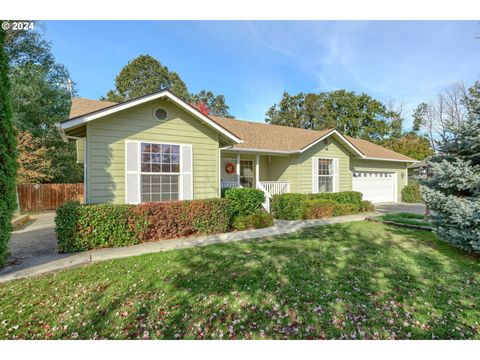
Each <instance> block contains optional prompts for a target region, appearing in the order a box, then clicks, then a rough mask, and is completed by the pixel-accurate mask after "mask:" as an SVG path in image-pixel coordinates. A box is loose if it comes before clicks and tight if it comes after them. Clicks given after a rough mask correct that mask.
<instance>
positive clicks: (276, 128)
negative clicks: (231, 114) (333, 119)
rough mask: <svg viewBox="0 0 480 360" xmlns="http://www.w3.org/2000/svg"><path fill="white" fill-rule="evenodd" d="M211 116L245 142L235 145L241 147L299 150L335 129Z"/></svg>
mask: <svg viewBox="0 0 480 360" xmlns="http://www.w3.org/2000/svg"><path fill="white" fill-rule="evenodd" d="M209 117H210V118H211V119H212V120H214V121H215V122H216V123H218V124H219V125H221V126H223V127H224V128H226V129H227V130H228V131H230V132H232V133H234V134H235V135H237V136H238V137H239V138H240V139H242V140H243V143H241V144H236V145H235V146H234V147H235V148H239V149H242V148H249V149H263V150H275V151H298V150H300V149H303V148H304V147H306V146H308V145H310V144H311V143H313V142H314V141H316V140H318V139H320V138H321V137H323V136H324V135H326V134H327V133H329V132H331V131H333V129H328V130H322V131H312V130H306V129H299V128H294V127H288V126H280V125H270V124H264V123H258V122H252V121H245V120H237V119H228V118H222V117H219V116H209Z"/></svg>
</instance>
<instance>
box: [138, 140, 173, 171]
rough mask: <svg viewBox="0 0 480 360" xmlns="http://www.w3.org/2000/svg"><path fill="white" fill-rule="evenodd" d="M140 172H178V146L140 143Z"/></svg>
mask: <svg viewBox="0 0 480 360" xmlns="http://www.w3.org/2000/svg"><path fill="white" fill-rule="evenodd" d="M142 172H153V173H171V172H180V146H178V145H165V144H147V143H142Z"/></svg>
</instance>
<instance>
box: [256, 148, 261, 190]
mask: <svg viewBox="0 0 480 360" xmlns="http://www.w3.org/2000/svg"><path fill="white" fill-rule="evenodd" d="M259 184H260V155H258V154H256V155H255V187H258V185H259Z"/></svg>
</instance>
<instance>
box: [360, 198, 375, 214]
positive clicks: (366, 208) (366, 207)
mask: <svg viewBox="0 0 480 360" xmlns="http://www.w3.org/2000/svg"><path fill="white" fill-rule="evenodd" d="M360 211H362V212H372V211H375V206H374V205H373V204H372V202H371V201H368V200H362V206H361V209H360Z"/></svg>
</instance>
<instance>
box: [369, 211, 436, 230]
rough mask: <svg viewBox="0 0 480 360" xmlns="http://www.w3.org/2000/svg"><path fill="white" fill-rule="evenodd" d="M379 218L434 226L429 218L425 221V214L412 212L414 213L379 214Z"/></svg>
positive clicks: (401, 222) (408, 223)
mask: <svg viewBox="0 0 480 360" xmlns="http://www.w3.org/2000/svg"><path fill="white" fill-rule="evenodd" d="M378 219H380V220H385V221H391V222H396V223H399V224H407V225H417V226H428V227H432V223H431V222H429V221H428V220H427V221H425V216H424V215H419V214H412V213H397V214H385V215H382V216H379V217H378Z"/></svg>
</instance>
